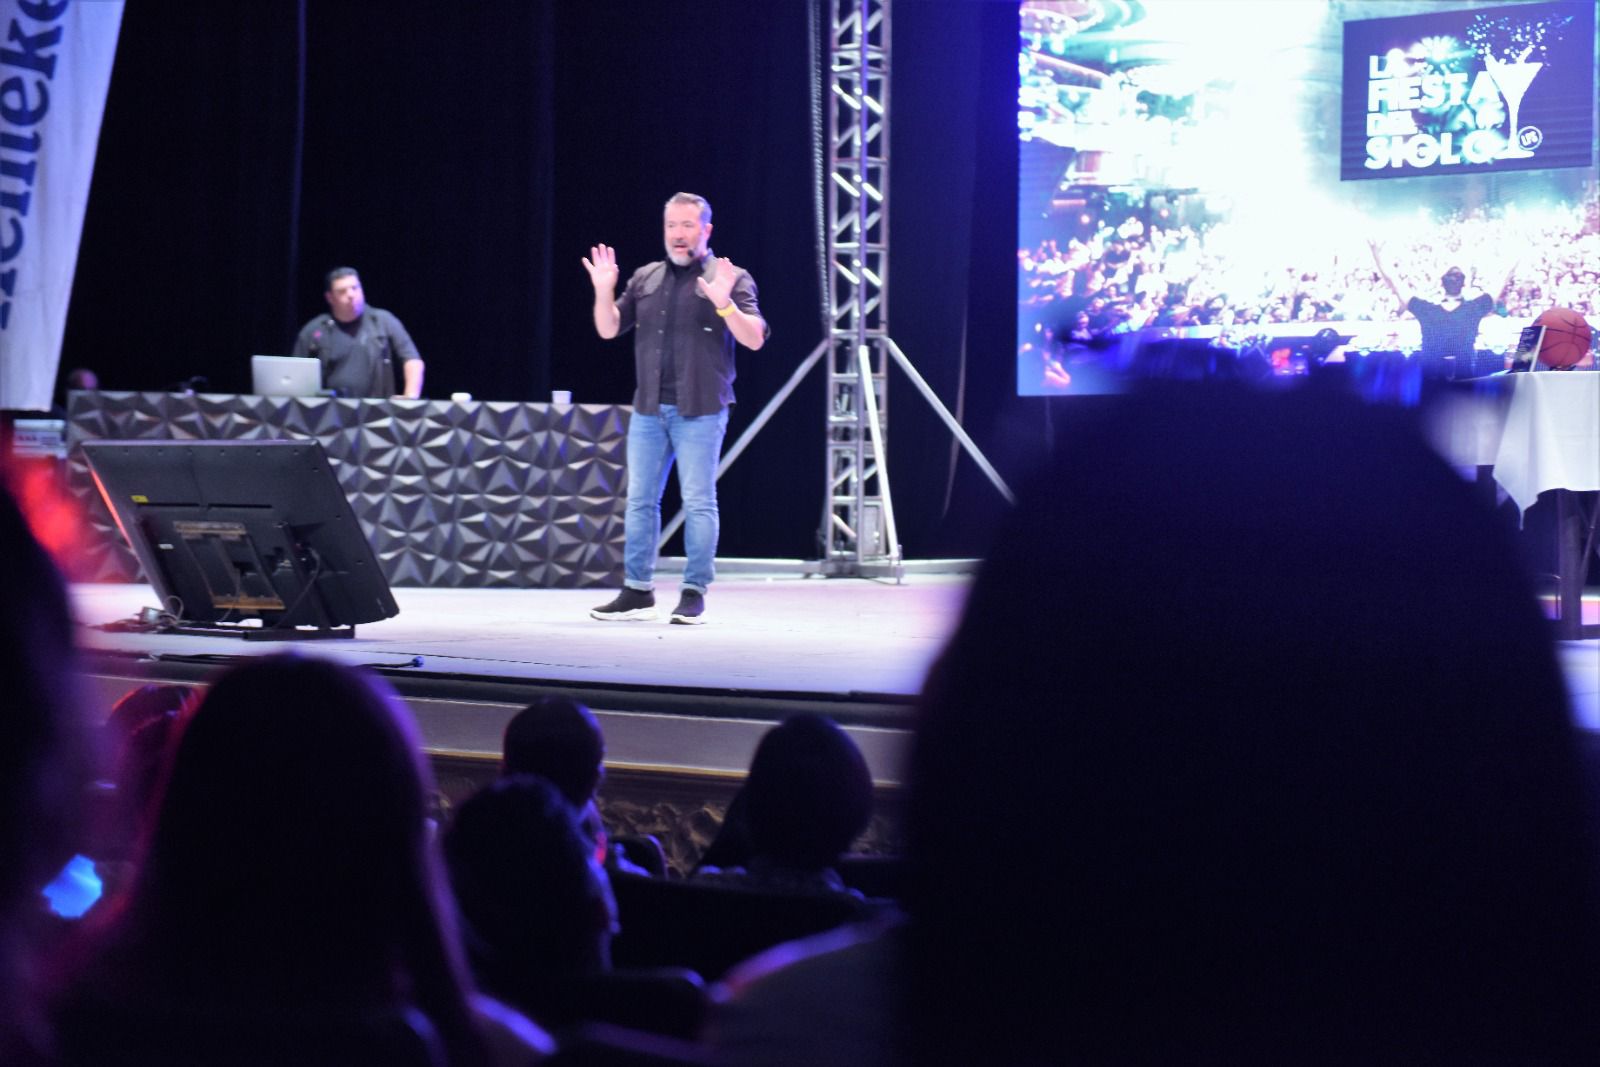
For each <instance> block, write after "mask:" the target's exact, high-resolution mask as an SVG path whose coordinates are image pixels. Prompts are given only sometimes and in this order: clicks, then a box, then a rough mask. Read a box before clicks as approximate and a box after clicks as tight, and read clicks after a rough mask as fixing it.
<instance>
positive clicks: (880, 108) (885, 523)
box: [818, 0, 902, 578]
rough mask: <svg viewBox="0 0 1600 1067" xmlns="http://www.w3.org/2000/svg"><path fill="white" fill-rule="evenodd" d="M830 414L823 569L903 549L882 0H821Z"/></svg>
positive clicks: (849, 567)
mask: <svg viewBox="0 0 1600 1067" xmlns="http://www.w3.org/2000/svg"><path fill="white" fill-rule="evenodd" d="M829 16H830V18H829V27H828V31H829V39H828V68H829V69H828V75H829V78H828V86H827V114H828V117H827V125H826V127H825V130H826V136H827V149H828V157H827V177H826V193H827V205H828V207H827V246H828V260H827V262H828V277H827V285H828V291H827V297H828V308H829V320H830V321H829V323H828V327H829V336H828V341H827V345H828V360H827V363H828V401H827V402H828V415H827V418H828V422H827V446H826V447H827V467H826V470H827V484H826V488H825V501H826V507H825V510H824V513H823V518H822V529H821V531H820V533H819V538H818V540H819V543H820V545H821V547H822V562H823V564H824V567H825V569H826V570H827V571H829V572H838V573H867V572H869V571H870V572H880V573H888V574H891V575H893V576H894V577H896V578H898V577H899V576H900V569H901V564H902V558H901V554H900V538H899V533H898V531H897V529H896V527H895V521H894V502H893V499H892V498H891V496H890V494H889V467H888V463H887V456H886V444H887V433H888V421H889V409H888V392H887V387H888V375H887V369H888V361H889V359H890V356H889V348H888V346H889V343H890V342H889V41H890V37H889V4H888V0H829Z"/></svg>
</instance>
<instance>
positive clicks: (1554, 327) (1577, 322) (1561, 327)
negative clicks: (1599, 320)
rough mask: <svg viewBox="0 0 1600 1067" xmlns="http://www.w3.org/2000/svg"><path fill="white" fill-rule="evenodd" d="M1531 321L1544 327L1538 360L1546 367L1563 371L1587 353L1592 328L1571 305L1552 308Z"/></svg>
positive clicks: (1592, 332) (1592, 334)
mask: <svg viewBox="0 0 1600 1067" xmlns="http://www.w3.org/2000/svg"><path fill="white" fill-rule="evenodd" d="M1533 324H1534V325H1535V326H1543V327H1544V340H1543V341H1542V342H1540V344H1539V362H1540V363H1543V364H1544V365H1545V366H1546V367H1555V368H1558V369H1561V370H1565V369H1566V368H1568V367H1571V366H1574V365H1576V364H1577V363H1578V362H1579V361H1580V360H1582V359H1583V357H1584V356H1587V355H1588V354H1589V339H1590V338H1591V337H1592V336H1594V331H1593V330H1591V329H1590V328H1589V323H1588V321H1587V320H1585V319H1584V317H1583V316H1582V315H1580V314H1578V313H1577V312H1576V311H1573V310H1572V309H1571V308H1551V309H1550V310H1549V311H1546V312H1545V313H1544V314H1542V315H1540V316H1539V317H1538V318H1536V319H1534V320H1533Z"/></svg>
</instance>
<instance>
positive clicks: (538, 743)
mask: <svg viewBox="0 0 1600 1067" xmlns="http://www.w3.org/2000/svg"><path fill="white" fill-rule="evenodd" d="M605 756H606V742H605V736H604V735H603V734H602V733H601V732H600V723H599V722H598V721H597V720H596V719H595V717H594V713H593V712H591V711H590V710H589V709H588V708H586V707H584V706H583V705H582V704H580V703H578V702H577V701H576V700H573V699H571V698H570V697H561V696H545V697H540V698H539V699H537V700H535V701H534V702H533V703H531V704H529V705H528V706H527V707H525V708H523V709H522V710H521V711H519V712H517V714H516V715H515V716H513V717H512V719H511V721H510V722H509V723H507V724H506V732H505V740H504V742H503V754H502V758H501V770H502V772H503V773H505V774H537V775H538V776H539V777H541V778H544V779H546V780H548V781H550V782H552V783H553V784H554V785H555V787H556V788H557V789H559V790H561V795H562V796H564V797H566V798H567V803H569V804H571V805H572V806H573V807H575V808H580V809H581V808H582V807H583V806H584V805H586V804H588V803H589V800H590V799H591V798H592V797H593V796H594V792H595V790H596V789H598V788H599V787H600V780H601V779H602V778H603V777H604V776H605Z"/></svg>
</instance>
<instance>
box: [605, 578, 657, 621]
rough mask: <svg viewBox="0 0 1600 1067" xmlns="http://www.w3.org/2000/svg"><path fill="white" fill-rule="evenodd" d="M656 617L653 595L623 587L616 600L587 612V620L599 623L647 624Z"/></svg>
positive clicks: (654, 596)
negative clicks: (595, 620) (598, 621)
mask: <svg viewBox="0 0 1600 1067" xmlns="http://www.w3.org/2000/svg"><path fill="white" fill-rule="evenodd" d="M655 617H656V595H655V594H654V593H651V592H648V591H643V590H639V589H633V588H630V587H628V586H624V587H623V589H622V592H620V593H618V594H617V598H616V599H615V600H613V601H612V602H611V603H609V604H601V605H600V606H599V607H598V608H595V609H594V610H593V611H591V612H589V618H591V619H599V620H600V621H601V622H649V621H650V620H651V619H654V618H655Z"/></svg>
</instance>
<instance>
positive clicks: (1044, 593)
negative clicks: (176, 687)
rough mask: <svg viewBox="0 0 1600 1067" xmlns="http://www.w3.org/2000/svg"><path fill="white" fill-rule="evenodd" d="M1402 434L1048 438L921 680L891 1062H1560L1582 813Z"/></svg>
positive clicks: (1317, 405)
mask: <svg viewBox="0 0 1600 1067" xmlns="http://www.w3.org/2000/svg"><path fill="white" fill-rule="evenodd" d="M1408 418H1409V416H1407V415H1406V414H1404V413H1402V412H1399V411H1396V410H1393V409H1380V408H1376V407H1364V406H1362V405H1361V404H1360V403H1359V402H1358V401H1356V400H1355V399H1354V398H1351V397H1348V396H1345V395H1342V394H1338V393H1336V392H1335V391H1332V390H1317V389H1305V390H1298V391H1293V392H1289V393H1286V394H1283V395H1270V394H1264V393H1258V392H1254V391H1251V390H1248V389H1245V388H1242V387H1207V386H1203V385H1191V386H1188V387H1184V388H1155V387H1152V388H1151V389H1149V390H1147V391H1145V392H1143V393H1141V394H1139V395H1135V396H1131V397H1127V398H1122V399H1121V400H1119V401H1118V403H1117V404H1116V405H1115V406H1114V408H1113V409H1112V410H1111V411H1110V412H1109V413H1106V414H1105V415H1104V417H1098V416H1097V417H1094V418H1086V419H1085V420H1083V421H1082V422H1081V423H1080V424H1078V425H1077V426H1075V427H1073V428H1072V429H1071V430H1069V432H1068V434H1067V435H1066V437H1065V440H1064V442H1063V446H1062V448H1061V449H1060V450H1059V452H1058V454H1057V456H1056V459H1055V462H1054V463H1053V464H1052V465H1051V466H1050V469H1048V470H1047V471H1045V472H1044V473H1042V474H1041V475H1040V476H1039V477H1038V478H1036V479H1035V480H1034V482H1033V484H1032V485H1031V488H1030V489H1029V490H1028V491H1026V492H1025V493H1024V494H1023V495H1022V497H1021V499H1020V501H1019V505H1018V507H1017V508H1016V510H1015V512H1014V513H1013V514H1012V515H1011V516H1009V518H1008V520H1007V521H1006V523H1005V526H1004V529H1003V532H1002V533H1001V534H1000V536H999V538H998V542H997V544H996V545H995V548H994V550H993V551H992V553H991V554H990V555H989V556H988V558H987V559H986V560H985V563H984V565H983V569H982V572H981V574H980V576H979V578H978V579H977V581H976V583H975V585H974V588H973V590H972V593H971V597H970V599H969V601H968V603H967V605H966V608H965V613H964V616H963V618H962V620H961V622H960V625H959V628H958V629H957V631H956V632H955V634H954V636H953V638H952V640H951V642H950V643H949V645H948V647H947V648H946V650H945V651H944V652H943V654H942V656H941V657H940V659H939V660H938V661H937V662H936V664H935V666H934V668H933V669H932V671H931V672H930V676H929V679H928V682H927V685H926V690H925V694H924V699H923V706H922V712H921V720H920V724H919V727H918V731H917V738H916V745H915V753H914V758H913V763H912V775H911V797H910V810H909V813H908V835H909V849H910V852H911V860H912V874H911V888H910V892H909V894H908V901H907V906H908V910H909V911H910V913H911V922H910V925H909V928H908V956H907V959H906V961H905V964H904V967H903V971H902V973H903V975H904V976H905V982H906V990H905V992H906V996H905V999H904V1009H903V1011H904V1013H903V1015H902V1023H903V1025H902V1027H901V1034H902V1037H903V1038H904V1039H905V1042H906V1055H907V1057H908V1058H909V1061H910V1062H919V1063H924V1062H970V1063H993V1064H1018V1063H1044V1062H1053V1063H1063V1062H1086V1063H1097V1062H1125V1063H1156V1062H1189V1063H1193V1062H1295V1063H1307V1062H1313V1063H1331V1062H1342V1063H1353V1062H1361V1063H1372V1062H1418V1061H1431V1062H1447V1063H1462V1062H1497V1063H1513V1062H1547V1063H1548V1062H1563V1063H1571V1062H1582V1061H1590V1060H1592V1059H1593V1056H1594V1054H1595V1049H1596V1048H1597V1047H1600V1012H1597V1011H1595V1008H1594V1006H1595V1004H1596V1003H1600V895H1597V892H1596V871H1597V866H1596V859H1597V853H1596V849H1595V841H1596V839H1595V835H1594V827H1593V825H1592V822H1593V820H1592V816H1593V814H1594V813H1593V812H1592V811H1590V810H1586V808H1585V800H1584V790H1583V784H1582V781H1581V772H1580V760H1579V754H1578V741H1577V739H1576V737H1575V730H1574V726H1573V723H1572V722H1571V720H1570V715H1569V708H1568V701H1567V696H1566V692H1565V689H1564V685H1563V680H1562V676H1561V674H1560V671H1559V669H1558V665H1557V661H1556V658H1555V655H1554V651H1553V643H1552V640H1551V638H1550V634H1549V629H1548V626H1547V624H1546V622H1545V620H1544V619H1543V618H1542V617H1541V616H1540V613H1539V610H1538V607H1537V605H1536V602H1535V601H1534V599H1533V597H1532V596H1531V595H1530V592H1529V587H1528V584H1527V582H1526V581H1525V576H1524V575H1523V574H1522V573H1521V572H1520V570H1519V568H1518V566H1517V564H1516V562H1515V553H1514V552H1513V550H1512V548H1511V546H1510V544H1509V543H1508V541H1507V539H1506V534H1505V532H1504V531H1503V529H1502V528H1501V526H1500V525H1499V524H1497V523H1496V522H1495V521H1494V520H1493V518H1492V517H1491V515H1490V514H1489V513H1488V512H1487V511H1486V510H1484V509H1482V508H1481V506H1480V505H1479V504H1478V503H1477V501H1476V499H1475V497H1474V495H1473V493H1472V491H1471V489H1470V487H1469V486H1467V485H1466V484H1465V483H1464V482H1462V481H1461V480H1459V479H1458V478H1457V477H1456V476H1455V475H1454V474H1453V473H1452V472H1451V471H1450V469H1449V468H1448V467H1447V465H1446V464H1445V463H1444V462H1443V461H1442V460H1440V459H1439V458H1437V457H1436V456H1434V455H1433V454H1432V453H1431V452H1430V451H1429V450H1428V449H1427V448H1426V447H1425V446H1424V445H1423V444H1422V443H1421V440H1420V438H1419V436H1418V435H1417V434H1416V433H1414V432H1412V431H1413V427H1412V426H1411V425H1410V424H1409V422H1408V421H1407V419H1408Z"/></svg>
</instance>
